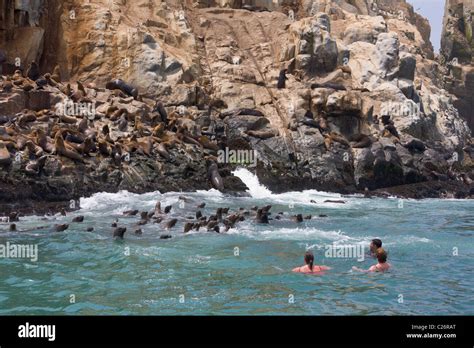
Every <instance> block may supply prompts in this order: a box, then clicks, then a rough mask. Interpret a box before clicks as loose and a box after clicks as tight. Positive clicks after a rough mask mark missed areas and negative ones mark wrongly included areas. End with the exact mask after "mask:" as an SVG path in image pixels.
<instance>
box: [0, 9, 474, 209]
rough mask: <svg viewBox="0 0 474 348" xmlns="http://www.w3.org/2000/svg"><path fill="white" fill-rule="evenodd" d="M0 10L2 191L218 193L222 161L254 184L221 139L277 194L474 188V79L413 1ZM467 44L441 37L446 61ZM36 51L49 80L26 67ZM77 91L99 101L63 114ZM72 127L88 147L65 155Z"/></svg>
mask: <svg viewBox="0 0 474 348" xmlns="http://www.w3.org/2000/svg"><path fill="white" fill-rule="evenodd" d="M453 2H454V1H453ZM456 3H459V1H457V2H456ZM0 5H1V6H0V11H1V12H0V18H1V19H2V21H1V23H2V24H1V25H0V44H1V45H0V47H1V48H0V59H2V60H3V61H2V69H3V73H4V77H3V78H2V86H0V90H2V92H1V94H0V98H1V100H0V116H1V117H2V119H1V121H2V123H3V125H2V126H1V129H0V134H2V139H1V141H2V142H3V144H0V155H2V156H3V158H2V159H0V161H1V162H2V165H3V166H2V170H1V175H2V178H3V179H2V180H3V181H2V184H1V188H2V191H1V192H2V193H1V194H0V200H3V201H8V200H11V197H12V195H13V197H14V198H15V199H17V200H25V199H33V200H34V199H41V198H45V199H48V200H68V199H75V198H77V197H79V196H80V195H86V194H90V193H92V192H95V191H98V190H109V191H110V190H112V191H113V190H118V189H122V188H124V189H129V190H132V191H139V192H141V191H147V190H151V189H160V190H162V191H165V190H179V189H183V190H188V189H192V188H196V189H197V188H210V187H212V184H213V181H212V180H204V178H206V177H208V178H210V179H212V174H211V175H210V176H209V167H211V168H213V166H212V163H217V164H218V166H219V172H220V176H222V177H223V178H224V190H228V191H232V192H235V191H241V190H242V189H243V188H244V187H243V185H242V183H241V182H240V181H239V180H238V179H237V178H234V177H233V176H232V175H231V173H230V170H231V169H232V168H233V167H235V166H233V165H232V163H222V161H220V160H218V151H219V150H223V149H227V150H255V151H256V152H257V154H258V161H257V166H256V168H255V171H256V173H257V174H258V176H259V178H260V180H261V181H262V182H263V183H264V184H266V185H268V186H269V187H270V188H271V189H272V190H274V191H284V190H293V189H309V188H316V189H321V190H328V191H338V192H345V193H353V192H370V191H373V190H379V191H380V189H384V190H386V191H390V189H389V188H390V187H395V186H399V185H405V186H404V187H407V188H408V187H409V188H410V189H407V190H405V191H404V190H400V188H398V189H397V190H396V192H397V193H398V194H400V195H404V193H405V195H408V196H413V197H422V196H436V197H439V196H443V195H444V196H446V195H451V194H454V195H456V196H458V197H468V196H469V195H470V194H472V192H470V191H472V179H474V177H473V170H472V168H473V167H472V156H473V152H472V151H473V147H472V138H471V133H470V130H469V127H468V125H467V123H466V121H465V120H463V118H462V117H460V115H459V111H460V110H462V109H463V107H462V105H465V104H462V103H468V102H469V100H470V99H469V93H468V90H469V86H470V82H472V81H471V77H468V75H469V73H467V72H464V70H463V69H464V67H465V66H464V65H462V69H461V70H463V72H461V73H460V76H458V75H455V76H453V75H454V74H455V73H454V72H453V73H451V72H448V69H449V67H448V64H447V63H446V62H440V61H439V60H435V55H434V54H433V49H432V46H431V43H430V42H429V36H430V27H429V24H428V22H427V20H426V19H424V18H423V17H421V16H420V15H418V14H416V13H415V12H414V10H413V8H412V6H411V5H409V4H407V3H406V2H405V1H404V0H396V1H394V0H390V1H389V0H319V1H309V0H294V1H288V0H280V1H278V0H277V1H264V0H260V1H236V0H221V1H194V2H193V1H186V2H182V1H169V0H168V1H158V0H138V1H128V0H120V1H119V0H107V1H106V0H95V1H88V2H84V1H78V0H68V1H55V0H50V1H41V0H37V1H23V2H22V1H16V2H15V1H10V0H0ZM448 7H449V6H448ZM448 22H449V23H451V22H450V20H449V18H448V19H447V20H446V23H448ZM465 22H466V23H467V20H466V21H465ZM451 26H452V25H451ZM448 27H449V25H448V24H446V28H448ZM455 27H456V28H458V27H459V25H455ZM464 28H465V27H464ZM446 30H448V29H446ZM464 32H467V33H469V31H468V30H467V31H466V30H464ZM471 32H472V31H471ZM457 34H458V31H457V29H456V35H457ZM456 37H457V36H456ZM466 37H467V39H466V40H468V37H469V35H467V36H466ZM466 40H464V41H462V45H463V47H464V46H465V45H464V43H465V42H466ZM454 42H456V44H455V43H454ZM457 42H458V41H456V40H453V43H452V44H447V41H446V40H445V41H444V43H445V44H444V45H443V54H444V55H446V56H449V59H451V58H452V57H453V54H454V55H457V54H458V53H457V51H458V50H459V45H458V44H457ZM448 46H449V47H451V51H450V48H449V47H448ZM467 51H468V50H467V49H466V52H467ZM449 52H451V53H449ZM463 52H464V51H463ZM32 61H35V62H38V66H39V68H38V69H39V71H38V76H34V78H37V79H36V80H35V81H34V78H33V79H32V78H31V76H30V78H29V79H28V78H24V77H23V76H25V75H26V74H27V72H28V71H29V70H28V67H29V66H30V65H31V62H32ZM465 63H467V56H465V55H462V59H461V56H459V64H460V65H461V64H465ZM55 67H57V68H56V69H54V68H55ZM15 70H17V72H16V76H15V74H14V72H15ZM27 70H28V71H27ZM451 70H453V69H451ZM53 71H54V73H53ZM47 73H53V75H52V76H51V75H50V74H47ZM456 76H457V80H456V81H463V83H464V84H463V85H459V84H457V83H456V82H455V81H454V78H455V77H456ZM469 76H470V75H469ZM117 78H120V79H122V80H123V81H125V82H126V85H125V87H124V86H117V85H116V84H115V85H114V84H112V85H111V84H110V83H111V80H112V79H117ZM38 81H39V82H40V83H38ZM449 84H451V88H448V87H447V86H448V85H449ZM110 86H115V87H112V88H110ZM106 87H107V88H106ZM466 95H467V97H466ZM463 98H464V99H463ZM466 100H467V101H466ZM69 101H71V102H72V103H73V104H74V103H76V104H80V103H86V104H88V105H93V106H94V114H93V116H92V117H86V116H84V115H83V114H82V115H78V114H76V115H75V114H73V115H72V116H70V115H69V116H68V115H64V113H63V112H61V110H62V109H61V110H59V111H58V109H57V108H55V106H57V105H58V104H59V105H67V103H68V102H69ZM461 104H462V105H461ZM25 109H28V110H25ZM471 110H472V107H471ZM163 114H165V115H166V117H163ZM25 115H26V116H27V117H25ZM28 115H31V116H28ZM45 115H47V117H45ZM70 117H72V119H71V118H70ZM465 119H469V118H468V117H466V118H465ZM22 120H23V121H22ZM39 128H41V129H43V131H44V133H46V138H45V139H46V140H44V138H43V141H42V142H41V143H40V141H39V139H38V129H39ZM87 132H89V133H87ZM41 134H43V133H41ZM88 135H89V136H92V135H93V136H92V137H91V140H89V145H90V146H87V151H84V142H85V141H86V138H87V137H88ZM60 136H61V137H62V138H64V139H63V140H64V142H65V146H64V148H65V149H66V150H67V149H69V150H71V151H75V152H77V153H78V154H79V157H78V158H74V157H75V155H71V154H69V156H65V155H64V151H63V153H61V148H62V147H61V145H58V141H59V142H60V141H61V139H60V138H61V137H60ZM74 136H75V137H76V138H74ZM18 139H22V140H21V141H19V140H18ZM29 141H30V142H31V143H30V142H29ZM49 145H51V146H49ZM76 145H77V146H76ZM58 146H59V148H60V151H57V149H55V147H58ZM81 146H82V148H81ZM104 146H105V147H104ZM163 146H165V147H166V154H163V150H164V149H163ZM101 147H102V149H100V148H101ZM2 149H3V150H2ZM114 149H115V150H114ZM114 151H115V152H114ZM117 153H119V155H117ZM44 156H46V159H42V158H43V157H44ZM114 156H115V157H114ZM124 156H125V157H126V159H127V160H124ZM118 157H120V160H119V161H117V158H118ZM18 158H20V160H19V161H16V162H15V159H18ZM39 159H42V161H45V163H46V164H44V163H41V165H40V166H39V167H40V169H41V170H36V169H38V168H37V167H38V166H36V167H35V166H34V165H33V164H34V163H36V164H37V162H38V160H39ZM206 160H207V164H206ZM32 163H33V164H32ZM53 163H55V164H53ZM15 164H16V166H15ZM43 164H44V165H43ZM28 165H30V168H31V166H33V167H34V168H35V170H33V171H29V172H28V171H27V170H26V169H27V167H28ZM52 168H56V169H52ZM211 172H212V171H211ZM20 182H21V183H22V190H16V189H14V188H15V187H17V186H19V183H20ZM422 183H423V184H422ZM406 185H408V186H406ZM410 185H411V186H410ZM413 185H415V186H413ZM214 186H216V183H215V182H214ZM217 186H219V185H217ZM443 187H444V189H443ZM12 188H13V189H12ZM218 188H220V189H222V187H218ZM448 188H453V189H452V190H450V189H448ZM417 190H418V191H417ZM394 192H395V191H394Z"/></svg>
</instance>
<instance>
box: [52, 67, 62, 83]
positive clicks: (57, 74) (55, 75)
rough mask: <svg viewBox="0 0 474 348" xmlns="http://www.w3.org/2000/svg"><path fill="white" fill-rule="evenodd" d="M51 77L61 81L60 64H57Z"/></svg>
mask: <svg viewBox="0 0 474 348" xmlns="http://www.w3.org/2000/svg"><path fill="white" fill-rule="evenodd" d="M51 79H53V80H54V81H56V82H61V81H62V79H61V69H60V68H59V65H56V66H55V67H54V69H53V74H52V75H51Z"/></svg>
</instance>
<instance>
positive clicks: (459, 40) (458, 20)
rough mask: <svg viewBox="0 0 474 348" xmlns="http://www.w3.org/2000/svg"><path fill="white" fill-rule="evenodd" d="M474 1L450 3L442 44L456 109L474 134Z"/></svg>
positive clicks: (447, 86)
mask: <svg viewBox="0 0 474 348" xmlns="http://www.w3.org/2000/svg"><path fill="white" fill-rule="evenodd" d="M473 16H474V1H473V0H464V1H461V0H447V1H446V8H445V14H444V22H443V35H442V40H441V53H442V62H443V63H444V65H445V67H446V68H447V73H446V77H445V83H446V89H447V90H448V91H449V92H451V93H453V94H454V95H455V96H456V97H457V99H456V100H455V101H454V106H455V107H456V108H457V109H458V110H459V113H460V115H461V117H463V118H464V119H465V120H466V121H467V122H468V124H469V127H470V128H471V131H474V112H473V110H474V93H473V91H474V65H473V59H474V39H473V37H472V33H473V30H474V22H473Z"/></svg>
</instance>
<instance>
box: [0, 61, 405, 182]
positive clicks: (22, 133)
mask: <svg viewBox="0 0 474 348" xmlns="http://www.w3.org/2000/svg"><path fill="white" fill-rule="evenodd" d="M285 73H286V70H282V74H281V76H280V79H279V81H278V83H277V86H275V87H276V88H284V83H282V82H284V80H285V78H286V77H285ZM26 75H27V76H26V77H25V76H23V73H22V72H21V71H20V70H17V71H16V72H15V73H14V74H13V75H10V76H4V77H2V79H1V81H0V90H1V91H2V93H4V94H5V93H6V94H9V93H14V92H15V91H24V92H25V93H30V92H35V91H47V92H48V93H51V95H52V96H54V97H52V100H54V101H55V102H56V103H58V104H56V109H54V108H49V109H41V110H37V111H34V110H23V111H22V112H20V113H18V114H16V115H14V116H13V117H2V119H0V124H1V126H0V165H2V166H4V167H5V166H9V165H12V164H15V163H16V164H20V165H21V166H24V170H25V172H26V173H27V174H28V175H31V176H37V175H40V174H41V171H42V169H43V168H44V166H45V164H46V162H47V161H48V160H49V159H51V158H56V159H57V160H59V170H61V168H63V166H64V164H65V163H68V162H71V161H72V162H73V163H74V165H81V164H84V165H86V166H87V165H91V166H92V165H98V164H100V163H101V160H102V159H104V158H109V159H111V160H112V163H113V165H115V166H116V167H120V166H121V165H122V163H123V162H127V161H130V158H131V156H134V155H137V154H138V155H143V156H148V157H152V158H155V159H156V160H158V161H168V162H173V161H174V156H173V155H172V153H173V152H175V151H176V152H181V153H187V154H188V155H189V156H191V157H192V156H193V154H195V153H196V152H201V153H202V154H203V155H204V156H205V159H206V165H207V168H208V170H207V171H208V177H207V179H208V181H209V183H210V184H211V185H212V187H214V188H216V189H218V190H221V191H222V190H224V183H223V180H222V178H221V177H220V174H219V169H218V166H217V164H216V161H217V158H216V154H217V151H218V150H219V149H224V148H225V147H226V146H227V143H226V132H225V130H222V129H219V127H217V126H216V122H212V121H211V124H210V126H209V127H199V126H198V125H197V124H196V122H195V120H194V119H193V116H192V115H191V113H189V112H186V111H184V112H183V111H182V109H180V108H177V107H171V108H168V111H170V112H168V111H167V109H166V108H165V106H164V105H163V104H162V103H161V102H159V101H156V102H155V103H154V106H153V107H151V106H149V105H148V104H147V103H145V102H143V101H141V99H142V98H141V96H140V95H139V93H138V89H137V88H134V87H133V86H130V85H129V84H127V83H126V82H125V81H123V80H121V79H116V80H112V81H110V82H108V83H107V84H106V86H105V87H106V88H99V87H97V86H95V85H94V84H87V85H85V84H83V83H81V82H80V81H77V82H76V83H67V82H62V81H61V75H60V71H59V67H56V68H55V69H54V71H53V73H52V74H49V73H47V74H44V75H40V74H39V72H38V68H37V65H36V63H35V62H32V63H31V64H30V67H29V69H28V71H27V74H26ZM69 103H71V104H69ZM72 103H74V104H72ZM58 105H60V106H61V107H59V108H58ZM71 105H72V106H73V107H74V106H76V105H80V107H84V106H90V105H93V106H94V110H93V112H90V110H89V113H83V112H81V110H79V111H78V110H73V112H67V110H66V108H67V107H68V106H71ZM212 111H213V108H212V107H209V110H208V113H209V115H210V114H211V113H212ZM238 115H251V116H258V117H261V120H262V122H259V123H258V127H257V129H248V130H247V131H246V132H245V134H246V136H247V137H253V138H257V139H268V138H272V137H275V136H277V135H278V134H277V132H276V131H275V130H274V129H272V128H271V127H269V126H268V120H266V118H265V116H264V114H263V113H262V112H261V111H259V110H254V109H237V110H231V111H225V112H222V113H218V115H217V116H215V117H217V118H218V119H220V120H223V119H226V118H232V117H233V116H238ZM263 121H267V122H263ZM383 122H384V125H385V130H384V134H382V135H383V136H386V137H392V138H394V139H395V140H397V139H398V133H397V130H396V129H395V127H394V126H393V122H391V121H390V120H389V119H387V120H385V119H384V120H383ZM299 123H300V124H303V125H306V126H308V127H314V128H318V129H319V130H320V131H321V134H322V135H323V136H324V138H325V142H324V145H325V147H326V150H328V151H329V150H330V149H331V147H332V144H333V143H334V142H336V143H339V144H341V146H343V147H353V148H363V147H369V146H370V145H371V144H372V139H371V137H370V136H367V135H363V134H358V135H355V136H353V137H352V138H351V139H346V138H345V137H344V136H342V135H341V134H338V133H336V132H333V131H331V127H330V125H329V123H328V121H327V120H326V119H325V118H324V114H322V115H318V117H316V118H315V117H314V115H313V113H312V112H311V111H309V110H308V112H307V113H306V115H305V117H304V119H303V120H302V121H301V122H299ZM288 127H289V128H290V129H292V128H294V127H297V125H295V124H291V123H290V124H289V125H288ZM221 128H222V127H221ZM244 136H245V135H244Z"/></svg>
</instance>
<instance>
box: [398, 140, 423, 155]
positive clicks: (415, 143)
mask: <svg viewBox="0 0 474 348" xmlns="http://www.w3.org/2000/svg"><path fill="white" fill-rule="evenodd" d="M403 146H404V147H405V148H407V149H408V150H410V151H419V152H424V151H425V150H426V146H425V144H424V143H423V142H422V141H421V140H419V139H416V138H413V139H411V140H410V141H408V142H407V143H405V144H403Z"/></svg>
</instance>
